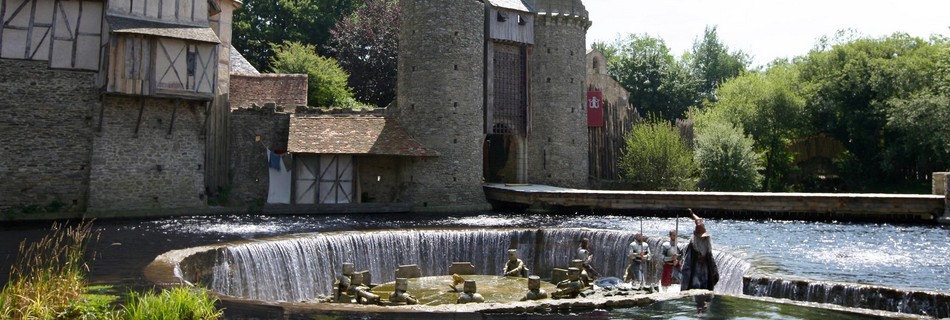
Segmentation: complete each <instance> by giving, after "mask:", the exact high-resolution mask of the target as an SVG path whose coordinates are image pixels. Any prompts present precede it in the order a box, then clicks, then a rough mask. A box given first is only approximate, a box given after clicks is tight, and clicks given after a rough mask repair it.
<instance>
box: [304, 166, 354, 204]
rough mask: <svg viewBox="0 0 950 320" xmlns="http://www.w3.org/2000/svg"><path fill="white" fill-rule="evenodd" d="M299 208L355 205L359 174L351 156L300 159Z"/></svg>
mask: <svg viewBox="0 0 950 320" xmlns="http://www.w3.org/2000/svg"><path fill="white" fill-rule="evenodd" d="M295 162H296V165H295V168H294V190H295V191H294V203H295V204H315V203H319V204H343V203H353V202H355V196H354V193H355V190H356V188H355V186H356V185H355V184H354V182H355V179H354V177H355V176H356V175H355V170H354V165H353V164H354V160H353V156H350V155H329V154H327V155H314V154H299V155H296V161H295Z"/></svg>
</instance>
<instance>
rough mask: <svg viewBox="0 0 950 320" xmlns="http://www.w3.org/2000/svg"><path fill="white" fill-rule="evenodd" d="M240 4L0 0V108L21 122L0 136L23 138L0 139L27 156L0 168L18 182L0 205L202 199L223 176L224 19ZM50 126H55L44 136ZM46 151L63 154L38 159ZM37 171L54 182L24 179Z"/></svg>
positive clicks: (177, 203)
mask: <svg viewBox="0 0 950 320" xmlns="http://www.w3.org/2000/svg"><path fill="white" fill-rule="evenodd" d="M240 5H241V2H240V1H238V0H0V17H2V21H0V60H3V61H0V69H3V70H2V71H4V73H5V74H6V75H8V76H7V77H4V78H2V79H0V83H2V85H4V87H5V88H11V90H3V91H2V92H0V94H2V95H3V97H2V98H3V99H4V100H6V101H7V102H5V105H4V107H5V108H3V109H2V110H3V111H2V112H3V113H4V114H3V115H4V116H6V115H10V116H13V117H15V116H16V115H20V116H23V117H24V118H26V119H29V120H27V121H24V122H23V123H19V124H17V125H10V126H4V127H0V133H4V134H10V133H13V134H17V133H22V134H26V135H30V136H32V138H31V139H20V140H19V141H13V140H12V139H11V140H10V141H0V142H3V143H7V142H8V143H9V144H10V145H11V147H9V148H8V149H7V150H13V152H15V153H16V154H15V155H14V156H15V157H19V158H21V159H23V161H24V162H27V163H29V162H32V163H35V164H34V165H32V166H30V167H29V168H30V169H28V170H16V168H13V166H9V165H3V166H0V167H2V169H5V170H0V177H2V178H13V179H17V178H26V179H25V181H24V183H25V184H26V185H27V187H26V188H23V189H21V190H19V192H15V195H14V196H11V197H10V199H6V198H4V199H0V202H2V204H3V205H6V206H9V207H16V206H21V207H22V206H30V205H34V206H35V205H44V204H46V203H59V204H60V205H58V206H59V207H63V206H65V207H66V209H67V210H75V211H86V210H88V211H123V210H152V209H161V210H167V209H177V208H195V207H203V206H206V196H207V194H208V192H209V191H213V190H214V189H215V188H214V187H210V188H209V186H216V185H217V184H216V181H220V180H221V178H220V176H222V175H223V176H225V179H226V169H227V168H226V166H227V163H226V162H227V161H226V159H217V158H216V157H215V155H216V154H222V153H224V152H226V151H220V150H217V149H221V148H224V149H226V143H221V141H225V142H226V135H225V134H223V132H226V129H227V128H226V125H227V121H226V117H227V114H228V108H227V93H228V89H229V88H228V74H229V54H228V53H229V49H230V37H231V15H232V13H233V10H234V9H235V8H237V7H239V6H240ZM14 75H15V77H16V78H14ZM64 79H68V80H64ZM24 83H25V84H24ZM19 85H25V86H27V87H26V90H16V88H17V87H18V86H19ZM44 93H45V94H44ZM51 124H58V125H59V126H60V128H59V130H60V131H55V130H50V131H52V132H44V131H45V130H48V129H49V127H51ZM54 126H55V125H54ZM37 141H41V142H42V143H41V144H46V145H49V146H53V145H61V146H67V145H73V144H75V145H80V147H76V148H68V147H66V148H64V149H66V151H60V150H57V149H56V148H50V147H44V148H36V145H35V144H37ZM4 158H6V157H4ZM11 158H13V157H11ZM50 158H53V159H68V160H67V161H64V163H65V164H63V163H60V162H57V161H46V162H45V163H44V161H43V159H50ZM24 171H25V172H28V173H22V172H24ZM222 171H223V172H224V174H218V172H222ZM64 172H65V173H64ZM21 175H22V176H21ZM37 176H39V177H46V179H47V180H51V181H52V182H51V181H34V180H35V179H30V177H37ZM57 180H61V181H58V182H57ZM74 181H79V182H74ZM61 184H65V185H72V186H73V187H72V188H70V189H69V190H67V191H64V190H60V189H63V188H61V187H58V185H61ZM3 188H4V190H3V191H8V190H6V186H4V187H3ZM0 193H7V192H0ZM63 204H64V205H63Z"/></svg>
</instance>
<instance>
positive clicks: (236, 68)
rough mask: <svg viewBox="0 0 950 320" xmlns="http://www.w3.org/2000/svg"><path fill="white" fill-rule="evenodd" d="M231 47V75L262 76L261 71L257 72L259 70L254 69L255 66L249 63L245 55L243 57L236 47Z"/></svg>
mask: <svg viewBox="0 0 950 320" xmlns="http://www.w3.org/2000/svg"><path fill="white" fill-rule="evenodd" d="M230 47H231V50H230V51H231V73H237V74H261V73H260V72H259V71H257V68H254V65H252V64H251V63H250V62H249V61H247V59H245V58H244V55H242V54H241V53H240V52H238V51H237V49H235V48H234V46H230Z"/></svg>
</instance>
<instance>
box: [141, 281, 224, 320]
mask: <svg viewBox="0 0 950 320" xmlns="http://www.w3.org/2000/svg"><path fill="white" fill-rule="evenodd" d="M215 302H217V299H216V298H214V297H212V296H209V295H208V294H206V293H205V292H203V291H199V290H196V289H192V288H188V287H177V288H174V289H171V290H164V291H162V292H160V293H157V294H156V293H146V294H140V293H136V292H132V293H130V294H129V298H128V299H127V300H126V302H125V311H124V318H125V319H129V320H133V319H182V320H209V319H220V318H221V317H222V316H223V315H224V313H223V312H222V311H221V310H220V309H218V308H216V307H215V306H214V304H215Z"/></svg>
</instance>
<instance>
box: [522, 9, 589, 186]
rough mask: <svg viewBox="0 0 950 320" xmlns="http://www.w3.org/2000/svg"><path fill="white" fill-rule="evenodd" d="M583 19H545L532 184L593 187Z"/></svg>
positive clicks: (536, 67) (540, 22) (535, 64)
mask: <svg viewBox="0 0 950 320" xmlns="http://www.w3.org/2000/svg"><path fill="white" fill-rule="evenodd" d="M582 13H583V15H579V16H569V15H568V16H564V15H547V14H539V15H538V17H537V19H535V47H534V50H533V52H532V56H531V79H530V81H531V98H532V109H531V122H532V123H531V134H529V136H528V156H529V159H528V182H530V183H537V184H547V185H553V186H559V187H570V188H586V187H587V186H588V166H589V163H588V148H589V147H588V137H587V134H586V133H587V111H586V106H585V103H586V89H587V81H586V79H585V78H586V77H585V76H586V62H585V61H586V60H585V53H586V50H585V47H586V43H585V41H586V34H587V28H588V27H590V21H589V20H587V19H586V18H585V16H586V11H583V12H582Z"/></svg>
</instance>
